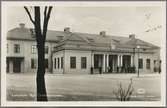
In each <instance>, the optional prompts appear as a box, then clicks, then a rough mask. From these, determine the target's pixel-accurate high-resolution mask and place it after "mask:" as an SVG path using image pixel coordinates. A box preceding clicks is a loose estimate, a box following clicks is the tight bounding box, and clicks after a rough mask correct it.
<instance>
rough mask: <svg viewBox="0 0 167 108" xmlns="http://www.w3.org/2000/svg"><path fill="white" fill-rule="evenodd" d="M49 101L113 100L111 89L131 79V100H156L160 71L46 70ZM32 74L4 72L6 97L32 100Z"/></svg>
mask: <svg viewBox="0 0 167 108" xmlns="http://www.w3.org/2000/svg"><path fill="white" fill-rule="evenodd" d="M45 79H46V85H47V93H48V99H49V101H116V100H117V99H116V97H115V95H114V94H113V91H116V90H117V88H118V87H119V84H120V83H122V85H123V87H124V88H125V89H126V88H127V86H128V84H129V83H130V79H132V81H133V88H134V92H133V94H132V98H131V101H146V100H147V101H157V100H160V91H161V84H160V82H161V81H160V75H159V74H143V75H141V76H140V77H139V78H137V76H136V74H102V75H99V74H96V75H56V74H46V76H45ZM35 81H36V80H35V74H7V100H8V101H35V100H36V83H35Z"/></svg>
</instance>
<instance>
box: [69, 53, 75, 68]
mask: <svg viewBox="0 0 167 108" xmlns="http://www.w3.org/2000/svg"><path fill="white" fill-rule="evenodd" d="M70 68H71V69H76V57H75V56H71V57H70Z"/></svg>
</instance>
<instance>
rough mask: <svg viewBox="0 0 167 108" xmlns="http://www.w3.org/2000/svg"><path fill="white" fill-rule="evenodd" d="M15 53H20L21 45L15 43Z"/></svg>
mask: <svg viewBox="0 0 167 108" xmlns="http://www.w3.org/2000/svg"><path fill="white" fill-rule="evenodd" d="M14 53H20V45H19V44H14Z"/></svg>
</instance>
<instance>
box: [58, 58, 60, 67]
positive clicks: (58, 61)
mask: <svg viewBox="0 0 167 108" xmlns="http://www.w3.org/2000/svg"><path fill="white" fill-rule="evenodd" d="M59 66H60V60H59V58H57V68H58V69H59Z"/></svg>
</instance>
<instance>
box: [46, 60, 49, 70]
mask: <svg viewBox="0 0 167 108" xmlns="http://www.w3.org/2000/svg"><path fill="white" fill-rule="evenodd" d="M48 63H49V61H48V58H45V68H46V69H48V66H49V65H48Z"/></svg>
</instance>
